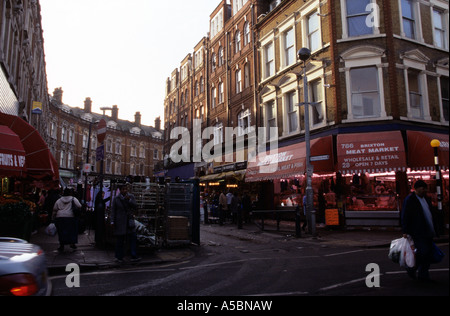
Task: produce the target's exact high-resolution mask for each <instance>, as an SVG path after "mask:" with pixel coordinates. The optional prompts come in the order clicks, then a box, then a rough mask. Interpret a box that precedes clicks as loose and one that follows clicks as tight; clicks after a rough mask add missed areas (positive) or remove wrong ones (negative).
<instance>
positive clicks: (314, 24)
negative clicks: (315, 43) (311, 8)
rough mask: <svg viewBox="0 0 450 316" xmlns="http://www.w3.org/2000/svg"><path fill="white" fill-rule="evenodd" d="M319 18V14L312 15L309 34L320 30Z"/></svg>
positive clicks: (309, 22)
mask: <svg viewBox="0 0 450 316" xmlns="http://www.w3.org/2000/svg"><path fill="white" fill-rule="evenodd" d="M319 21H320V20H319V16H318V15H317V13H314V14H311V15H310V16H309V19H308V32H309V33H310V34H311V33H312V32H314V31H316V30H318V29H319Z"/></svg>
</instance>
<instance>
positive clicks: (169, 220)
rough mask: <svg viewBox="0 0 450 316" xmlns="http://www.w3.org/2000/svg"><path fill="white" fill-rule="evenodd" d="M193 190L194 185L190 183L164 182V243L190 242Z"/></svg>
mask: <svg viewBox="0 0 450 316" xmlns="http://www.w3.org/2000/svg"><path fill="white" fill-rule="evenodd" d="M193 192H194V185H193V184H192V183H168V184H166V187H165V214H166V234H165V237H166V239H165V243H166V245H169V246H170V245H179V244H190V243H191V240H192V201H193Z"/></svg>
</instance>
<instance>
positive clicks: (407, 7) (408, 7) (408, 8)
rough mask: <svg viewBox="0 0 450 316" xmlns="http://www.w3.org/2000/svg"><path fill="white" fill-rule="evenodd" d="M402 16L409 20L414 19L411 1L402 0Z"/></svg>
mask: <svg viewBox="0 0 450 316" xmlns="http://www.w3.org/2000/svg"><path fill="white" fill-rule="evenodd" d="M402 15H403V16H404V17H406V18H409V19H411V20H413V19H414V7H413V4H412V1H410V0H402Z"/></svg>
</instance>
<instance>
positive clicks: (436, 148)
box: [431, 139, 443, 216]
mask: <svg viewBox="0 0 450 316" xmlns="http://www.w3.org/2000/svg"><path fill="white" fill-rule="evenodd" d="M431 147H433V149H434V165H435V168H436V192H437V199H438V214H439V216H441V214H442V210H443V207H442V201H443V195H442V176H441V168H440V166H439V147H441V142H440V141H439V140H437V139H433V141H432V142H431Z"/></svg>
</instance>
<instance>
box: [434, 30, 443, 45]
mask: <svg viewBox="0 0 450 316" xmlns="http://www.w3.org/2000/svg"><path fill="white" fill-rule="evenodd" d="M444 34H445V33H444V32H442V31H441V30H434V41H435V42H436V46H437V47H440V48H444V41H445V39H444Z"/></svg>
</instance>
